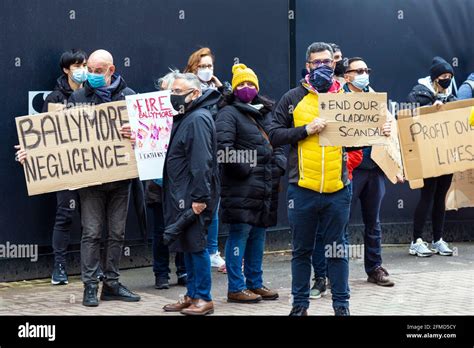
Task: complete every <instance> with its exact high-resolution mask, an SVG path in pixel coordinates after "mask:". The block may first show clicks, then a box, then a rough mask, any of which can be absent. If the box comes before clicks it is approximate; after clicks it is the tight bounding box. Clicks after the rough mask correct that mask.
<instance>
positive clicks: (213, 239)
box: [207, 203, 219, 255]
mask: <svg viewBox="0 0 474 348" xmlns="http://www.w3.org/2000/svg"><path fill="white" fill-rule="evenodd" d="M218 236H219V203H218V204H217V208H216V211H215V212H214V215H213V216H212V221H211V224H210V225H209V227H208V229H207V251H208V252H209V254H211V255H212V254H215V253H217V251H218V248H217V238H218Z"/></svg>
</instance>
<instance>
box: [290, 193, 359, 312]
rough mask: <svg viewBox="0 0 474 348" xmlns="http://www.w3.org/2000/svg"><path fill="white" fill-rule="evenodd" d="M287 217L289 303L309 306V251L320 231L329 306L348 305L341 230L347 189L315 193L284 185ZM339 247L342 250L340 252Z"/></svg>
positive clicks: (346, 218) (346, 220)
mask: <svg viewBox="0 0 474 348" xmlns="http://www.w3.org/2000/svg"><path fill="white" fill-rule="evenodd" d="M288 203H289V205H288V220H289V223H290V228H291V232H292V243H293V257H292V259H291V274H292V283H291V293H292V295H293V306H302V307H305V308H308V307H309V292H310V282H311V255H312V254H313V250H314V244H315V239H316V232H317V231H318V230H320V231H321V234H322V236H323V238H322V240H323V244H324V251H325V256H326V258H327V264H328V277H329V280H330V281H331V293H332V300H333V307H348V306H349V297H350V295H349V260H348V255H347V240H346V239H345V238H344V234H345V231H346V228H347V224H348V223H349V211H350V205H351V192H350V189H349V188H348V187H345V188H343V189H341V190H339V191H337V192H335V193H318V192H315V191H312V190H309V189H305V188H302V187H299V186H298V185H296V184H290V185H289V186H288ZM340 251H342V252H340Z"/></svg>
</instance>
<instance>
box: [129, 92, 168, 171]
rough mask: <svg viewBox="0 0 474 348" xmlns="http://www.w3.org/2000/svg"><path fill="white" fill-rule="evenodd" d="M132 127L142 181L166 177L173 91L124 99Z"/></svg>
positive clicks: (137, 95) (131, 96)
mask: <svg viewBox="0 0 474 348" xmlns="http://www.w3.org/2000/svg"><path fill="white" fill-rule="evenodd" d="M125 98H126V101H127V109H128V115H129V116H130V126H131V127H132V131H133V132H134V134H135V138H136V146H135V157H136V159H137V167H138V173H139V176H140V180H151V179H160V178H162V177H163V167H164V163H165V157H166V151H167V150H168V144H169V141H170V135H171V128H172V126H173V115H175V114H177V112H176V111H175V110H174V109H173V107H172V106H171V101H170V91H161V92H151V93H145V94H136V95H130V96H127V97H125Z"/></svg>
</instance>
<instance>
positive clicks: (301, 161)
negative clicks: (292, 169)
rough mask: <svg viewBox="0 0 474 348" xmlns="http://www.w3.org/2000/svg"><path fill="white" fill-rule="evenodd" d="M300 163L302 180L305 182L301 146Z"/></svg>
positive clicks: (301, 149)
mask: <svg viewBox="0 0 474 348" xmlns="http://www.w3.org/2000/svg"><path fill="white" fill-rule="evenodd" d="M299 150H300V151H299V158H300V159H299V162H300V178H301V180H304V167H303V148H302V147H301V146H300V148H299Z"/></svg>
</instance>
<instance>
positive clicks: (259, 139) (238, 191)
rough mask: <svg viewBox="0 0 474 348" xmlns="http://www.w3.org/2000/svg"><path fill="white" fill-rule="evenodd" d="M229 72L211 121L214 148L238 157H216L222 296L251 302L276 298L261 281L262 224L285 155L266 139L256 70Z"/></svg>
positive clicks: (271, 218)
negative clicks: (223, 231) (224, 231)
mask: <svg viewBox="0 0 474 348" xmlns="http://www.w3.org/2000/svg"><path fill="white" fill-rule="evenodd" d="M232 73H233V78H232V88H233V94H231V95H228V96H227V98H226V101H225V104H226V106H224V107H223V108H222V109H221V110H220V111H219V113H218V115H217V121H216V130H217V142H218V147H217V148H218V151H219V153H222V154H226V153H227V154H230V153H233V154H234V155H236V154H237V153H239V151H240V153H241V158H242V160H241V161H233V160H230V157H229V158H226V157H224V158H223V161H222V162H221V163H222V172H221V178H222V186H221V208H220V209H221V214H222V215H221V216H222V222H223V223H226V224H229V236H228V238H227V243H226V253H225V254H226V265H227V277H228V280H229V283H228V294H227V301H228V302H238V303H253V302H258V301H261V300H262V299H263V300H274V299H277V298H278V293H277V292H276V291H273V290H270V289H269V288H267V287H266V286H265V285H264V284H263V270H262V262H263V253H264V248H265V233H266V228H267V227H270V226H274V225H276V223H277V209H278V189H279V185H280V178H281V176H282V175H283V174H284V172H285V168H286V157H285V155H284V153H283V148H282V147H275V148H273V147H272V145H271V144H270V139H269V137H268V130H269V127H270V124H271V110H272V107H273V102H271V101H270V100H268V99H267V98H265V97H263V96H261V95H260V86H259V81H258V78H257V75H256V74H255V73H254V71H253V70H252V69H250V68H247V66H246V65H244V64H237V65H234V66H233V68H232ZM235 162H237V163H235ZM244 258H245V264H244V267H243V273H242V261H243V259H244Z"/></svg>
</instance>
